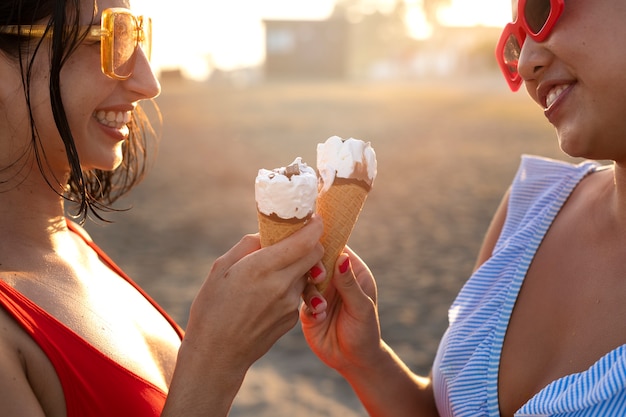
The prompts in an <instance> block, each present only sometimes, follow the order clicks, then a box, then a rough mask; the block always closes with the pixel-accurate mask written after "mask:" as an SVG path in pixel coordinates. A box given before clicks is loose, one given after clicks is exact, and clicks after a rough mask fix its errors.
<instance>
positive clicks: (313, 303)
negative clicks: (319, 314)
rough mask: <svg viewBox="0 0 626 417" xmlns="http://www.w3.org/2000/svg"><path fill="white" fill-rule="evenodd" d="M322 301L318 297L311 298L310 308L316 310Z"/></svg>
mask: <svg viewBox="0 0 626 417" xmlns="http://www.w3.org/2000/svg"><path fill="white" fill-rule="evenodd" d="M323 302H324V301H322V299H321V298H319V297H313V298H311V307H313V308H314V309H315V308H317V306H318V305H320V304H322V303H323Z"/></svg>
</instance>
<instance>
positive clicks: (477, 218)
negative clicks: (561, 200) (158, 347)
mask: <svg viewBox="0 0 626 417" xmlns="http://www.w3.org/2000/svg"><path fill="white" fill-rule="evenodd" d="M157 103H158V105H159V107H160V109H161V112H162V115H163V127H162V129H161V130H162V131H161V135H162V139H161V142H160V147H159V151H158V156H156V155H155V159H154V162H153V164H152V170H151V172H150V173H149V175H148V177H147V179H146V180H145V181H144V182H143V183H142V184H141V185H140V186H139V187H138V188H137V189H136V190H134V191H133V192H132V193H131V195H130V196H129V197H127V198H125V199H124V200H123V201H121V202H120V204H118V207H121V208H123V207H131V206H132V209H131V210H130V211H126V212H120V213H111V214H109V215H108V218H109V219H110V220H112V221H113V222H114V223H113V224H109V225H102V224H94V223H93V222H90V223H88V224H87V229H88V230H89V232H90V233H91V234H92V236H93V237H94V239H95V240H96V242H97V243H98V244H99V245H100V246H101V247H103V248H104V249H105V250H106V251H107V252H108V253H109V255H110V256H111V257H112V258H113V259H114V260H115V261H116V262H117V263H118V264H119V265H120V266H121V267H122V268H123V269H124V270H125V271H126V272H127V273H128V274H129V275H130V276H131V277H133V278H134V279H135V280H136V281H137V282H139V283H140V284H141V285H142V286H143V287H144V288H145V289H146V290H147V291H148V293H150V294H151V295H152V296H153V297H154V298H155V299H156V300H157V301H158V302H159V303H160V304H161V305H162V306H164V307H165V309H166V310H167V311H168V312H169V313H170V314H171V315H172V316H173V317H174V318H175V319H176V320H177V321H178V322H179V323H180V324H181V325H183V326H184V325H185V323H186V320H187V314H188V309H189V306H190V303H191V301H192V299H193V297H194V295H195V293H196V291H197V289H198V288H199V287H200V285H201V283H202V281H203V280H204V278H205V277H206V275H207V273H208V271H209V269H210V266H211V264H212V262H213V261H214V260H215V258H216V257H218V256H220V255H221V254H223V253H224V252H225V251H226V250H228V249H229V248H230V247H231V246H232V245H233V244H235V243H236V242H237V241H238V240H239V239H240V238H241V236H242V235H244V234H246V233H254V232H256V230H257V225H256V211H255V202H254V178H255V176H256V172H257V170H258V169H259V168H273V167H277V166H283V165H285V164H287V163H289V162H291V161H292V160H293V159H294V158H295V157H296V156H301V157H302V158H303V159H304V161H306V162H308V163H309V164H310V165H314V164H315V147H316V144H317V143H318V142H322V141H324V140H326V139H327V138H328V137H329V136H332V135H339V136H342V137H355V138H359V139H363V140H366V141H371V143H372V145H373V146H374V148H375V149H376V152H377V155H378V164H379V174H378V177H377V179H376V182H375V183H374V187H373V190H372V192H371V193H370V195H369V197H368V200H367V202H366V205H365V208H364V210H363V212H362V214H361V217H360V219H359V222H358V224H357V225H356V228H355V231H354V233H353V235H352V237H351V240H350V246H351V247H352V248H353V249H354V250H356V251H357V252H358V253H359V255H360V256H361V257H362V258H363V259H364V260H365V261H366V262H367V263H368V265H369V266H370V268H371V269H372V271H373V272H374V274H375V276H376V278H377V282H378V287H379V309H380V318H381V326H382V332H383V337H384V338H385V340H386V341H387V342H388V343H389V344H390V345H391V346H392V347H393V348H394V349H395V350H396V351H397V352H398V353H399V355H400V356H401V357H402V358H403V359H404V360H405V361H406V363H407V364H408V365H409V366H410V367H411V368H412V369H413V370H415V371H416V372H418V373H423V374H426V373H428V371H429V368H430V366H431V363H432V360H433V357H434V354H435V352H436V349H437V344H438V340H439V338H440V336H441V335H442V334H443V332H444V331H445V328H446V325H447V309H448V307H449V305H450V303H451V302H452V300H453V299H454V296H455V295H456V293H457V292H458V290H459V289H460V287H461V286H462V285H463V283H464V282H465V280H466V279H467V277H468V276H469V274H470V273H471V271H472V268H473V266H474V261H475V257H476V253H477V251H478V248H479V245H480V243H481V240H482V236H483V234H484V232H485V230H486V228H487V225H488V223H489V220H490V218H491V215H492V213H493V212H494V210H495V209H496V207H497V205H498V203H499V200H500V198H501V196H502V194H503V193H504V192H505V190H506V188H507V186H508V185H509V183H510V181H511V180H512V178H513V176H514V174H515V172H516V169H517V166H518V163H519V159H520V156H521V154H523V153H530V154H540V155H544V156H548V157H554V158H559V159H567V158H566V157H565V156H564V155H563V154H562V153H561V151H560V150H559V149H558V144H557V140H556V138H555V135H554V132H553V129H552V128H551V127H550V126H549V125H548V123H547V121H546V120H545V118H544V117H543V115H542V112H541V110H540V109H539V108H538V107H537V106H536V105H535V104H533V103H532V102H531V100H530V99H529V98H528V97H527V95H526V93H524V92H520V93H517V94H513V93H511V92H510V91H508V89H507V87H506V84H505V82H504V81H503V80H500V79H499V78H491V77H482V78H478V79H467V80H464V81H455V82H452V81H450V80H434V81H429V82H427V81H419V82H412V83H408V82H405V83H385V84H363V83H338V82H337V83H335V82H315V83H298V82H284V83H265V84H259V85H253V86H249V87H246V88H236V87H229V86H216V85H211V84H208V83H196V82H192V81H185V80H176V79H166V80H164V81H163V93H162V95H161V96H160V97H159V98H158V99H157ZM233 302H236V300H233ZM365 415H366V413H365V412H364V410H363V409H362V408H361V406H360V404H359V402H358V400H357V399H356V397H355V395H354V394H353V392H352V390H351V388H350V387H349V386H348V385H347V384H346V383H345V382H344V381H343V380H342V379H341V378H340V377H339V376H338V375H337V374H336V373H335V372H334V371H332V370H330V369H328V368H326V367H325V366H324V365H323V364H322V363H321V362H320V361H318V360H317V358H316V357H315V356H314V355H313V354H312V353H311V352H310V351H309V349H308V347H307V345H306V343H305V342H304V340H303V337H302V334H301V331H300V329H299V326H296V328H294V329H293V330H292V331H291V332H290V333H288V334H287V335H286V336H285V337H284V338H283V339H281V340H280V341H279V343H278V344H276V345H275V346H274V347H273V348H272V349H271V351H270V352H269V353H268V354H267V356H265V357H264V358H262V359H261V360H260V361H259V362H257V363H256V364H255V365H254V367H253V368H252V369H251V370H250V372H249V374H248V376H247V379H246V381H245V383H244V386H243V387H242V389H241V392H240V394H239V396H238V397H237V400H236V402H235V405H234V407H233V410H232V413H231V416H233V417H238V416H257V417H270V416H271V417H287V416H311V417H321V416H341V417H357V416H365Z"/></svg>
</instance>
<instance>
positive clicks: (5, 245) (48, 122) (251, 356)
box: [0, 0, 324, 417]
mask: <svg viewBox="0 0 626 417" xmlns="http://www.w3.org/2000/svg"><path fill="white" fill-rule="evenodd" d="M129 7H130V6H129V4H128V1H126V0H96V1H94V0H82V1H81V0H3V1H2V2H0V74H1V76H0V236H1V237H0V369H2V372H0V415H7V416H9V415H10V416H18V415H24V416H32V417H37V416H80V417H85V416H105V415H110V416H157V415H164V416H165V415H167V416H195V415H203V416H205V415H211V416H225V415H227V414H228V410H229V409H230V406H231V403H232V400H233V398H234V396H235V395H236V393H237V391H238V389H239V387H240V385H241V383H242V381H243V378H244V376H245V373H246V371H247V369H248V368H249V367H250V365H251V364H252V363H254V362H255V361H256V360H257V359H258V358H259V357H260V356H262V355H263V354H265V352H266V351H267V350H268V349H269V348H270V347H271V346H272V344H273V343H274V342H275V341H276V340H277V339H278V338H279V337H281V336H282V335H283V334H284V333H285V332H287V331H288V330H289V329H290V328H292V327H293V326H294V325H295V323H296V322H297V317H298V315H297V309H298V305H299V302H300V299H301V294H302V292H303V291H304V289H305V287H306V286H307V285H310V282H308V281H309V280H313V278H308V279H307V278H306V276H309V277H310V276H311V274H307V272H308V271H309V270H310V269H311V268H313V267H315V266H316V265H318V264H319V261H320V258H321V255H322V251H323V249H322V247H321V245H320V244H319V243H318V241H319V238H320V235H321V229H322V226H321V222H320V221H319V219H317V218H315V219H313V220H312V221H311V222H310V225H308V226H307V227H305V228H304V229H302V231H301V232H299V233H296V234H295V235H293V236H292V237H290V238H288V239H286V240H285V241H283V242H282V243H279V244H277V245H275V246H272V247H268V248H265V249H260V244H259V240H258V236H254V235H250V236H246V237H244V238H243V239H242V240H241V241H240V242H239V243H238V244H237V245H235V246H234V247H233V248H232V249H231V250H230V251H229V252H228V253H226V254H225V255H224V256H222V257H221V258H220V259H218V260H217V261H216V262H215V264H214V265H213V268H212V269H211V272H210V273H209V275H208V277H207V279H206V281H205V283H204V285H203V286H202V288H201V289H200V291H199V293H198V295H197V297H196V299H195V300H194V302H193V304H192V308H191V312H190V317H189V322H188V326H187V329H186V331H185V332H184V333H183V331H182V330H181V329H180V328H179V327H178V326H177V325H176V323H174V322H173V321H172V319H170V318H169V317H168V316H167V314H166V313H165V312H164V311H163V310H162V309H161V308H160V307H159V306H158V305H156V304H155V302H154V301H153V300H152V299H150V297H149V296H148V295H147V294H146V293H145V292H143V291H142V290H141V289H140V288H138V287H137V286H136V284H134V283H133V281H132V280H131V279H130V278H129V277H128V276H126V275H125V274H124V273H123V272H122V271H121V270H120V269H119V268H118V267H117V266H116V265H115V264H114V263H113V262H112V261H111V260H110V259H109V258H108V257H107V256H106V255H105V254H104V253H103V252H102V251H101V250H100V249H99V248H98V247H97V246H96V245H95V244H94V243H93V242H92V240H91V239H90V238H89V236H88V235H87V234H86V233H85V231H84V230H83V229H82V228H81V227H80V226H79V225H78V224H76V223H75V222H74V221H71V220H70V219H68V218H67V217H66V214H65V213H66V207H65V205H66V203H67V202H68V201H69V202H71V203H72V204H75V205H76V206H75V207H77V210H76V211H75V212H73V213H72V215H73V216H75V219H77V220H78V221H79V223H80V222H82V221H85V220H86V218H87V217H88V216H89V215H95V216H97V217H100V216H101V213H102V211H103V210H104V211H106V210H109V209H110V207H111V204H112V203H113V202H114V201H115V200H116V199H117V198H118V197H120V196H122V195H123V194H125V193H126V192H128V191H129V190H130V189H131V188H132V187H133V186H134V185H135V184H136V183H137V182H138V181H139V180H140V179H141V177H142V176H143V174H144V172H145V169H144V164H145V161H146V155H147V149H148V146H147V143H148V139H149V138H150V137H151V136H153V131H152V129H151V127H150V123H149V121H148V120H147V118H146V117H145V115H144V113H143V112H142V111H141V107H140V105H139V103H140V102H141V101H142V100H150V99H152V98H154V97H155V96H157V95H158V94H159V92H160V86H159V84H158V82H157V80H156V79H155V77H154V75H153V73H152V71H151V69H150V66H149V61H148V59H149V55H150V46H151V45H150V42H151V33H150V31H151V22H150V19H148V18H146V17H141V16H135V15H134V14H132V12H131V11H130V9H129ZM315 270H316V271H318V270H321V269H319V267H317V268H315ZM314 275H317V277H316V278H315V279H317V280H322V279H323V278H324V273H320V274H314ZM173 280H175V278H173ZM318 308H323V306H318Z"/></svg>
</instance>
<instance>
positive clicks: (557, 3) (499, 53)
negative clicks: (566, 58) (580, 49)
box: [496, 0, 565, 91]
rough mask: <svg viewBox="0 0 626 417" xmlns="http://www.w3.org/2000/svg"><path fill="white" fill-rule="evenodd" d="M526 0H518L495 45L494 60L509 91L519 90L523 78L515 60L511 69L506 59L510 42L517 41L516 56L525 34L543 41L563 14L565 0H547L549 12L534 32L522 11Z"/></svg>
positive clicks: (535, 39)
mask: <svg viewBox="0 0 626 417" xmlns="http://www.w3.org/2000/svg"><path fill="white" fill-rule="evenodd" d="M528 1H529V0H519V2H518V4H517V16H516V17H515V20H514V21H513V22H511V23H508V24H507V25H506V26H505V27H504V29H503V30H502V34H501V35H500V39H499V40H498V44H497V46H496V60H497V61H498V65H499V66H500V70H501V71H502V74H503V75H504V78H505V79H506V81H507V83H508V84H509V87H510V88H511V91H517V90H519V89H520V87H521V85H522V82H523V80H522V77H521V76H520V74H519V72H518V71H517V62H514V63H513V65H514V66H515V70H512V68H511V63H510V61H507V59H506V51H507V48H508V47H509V46H510V42H511V41H512V40H513V41H515V42H516V43H517V49H518V50H516V54H517V55H518V56H519V54H520V52H521V49H522V47H523V46H524V42H525V41H526V37H527V36H529V37H530V38H531V39H532V40H533V41H535V42H543V41H544V40H545V39H546V38H547V37H548V36H549V35H550V33H551V32H552V29H553V28H554V26H555V25H556V22H557V21H558V20H559V18H560V17H561V14H563V9H564V8H565V0H549V1H550V14H549V15H548V17H547V18H546V21H545V22H544V24H543V25H542V26H541V29H539V31H538V32H534V31H533V30H532V29H531V28H530V26H529V24H528V21H527V20H526V13H525V12H524V10H525V8H526V5H527V4H528ZM530 1H532V0H530Z"/></svg>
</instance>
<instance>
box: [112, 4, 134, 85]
mask: <svg viewBox="0 0 626 417" xmlns="http://www.w3.org/2000/svg"><path fill="white" fill-rule="evenodd" d="M113 19H114V20H113V57H112V58H113V62H112V66H113V68H112V69H113V72H114V73H115V74H116V75H118V76H122V77H128V76H129V75H130V74H132V72H133V68H134V66H135V50H136V48H137V41H138V40H137V33H138V31H137V24H136V22H135V18H134V16H132V15H129V14H124V13H119V14H115V15H114V16H113Z"/></svg>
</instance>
